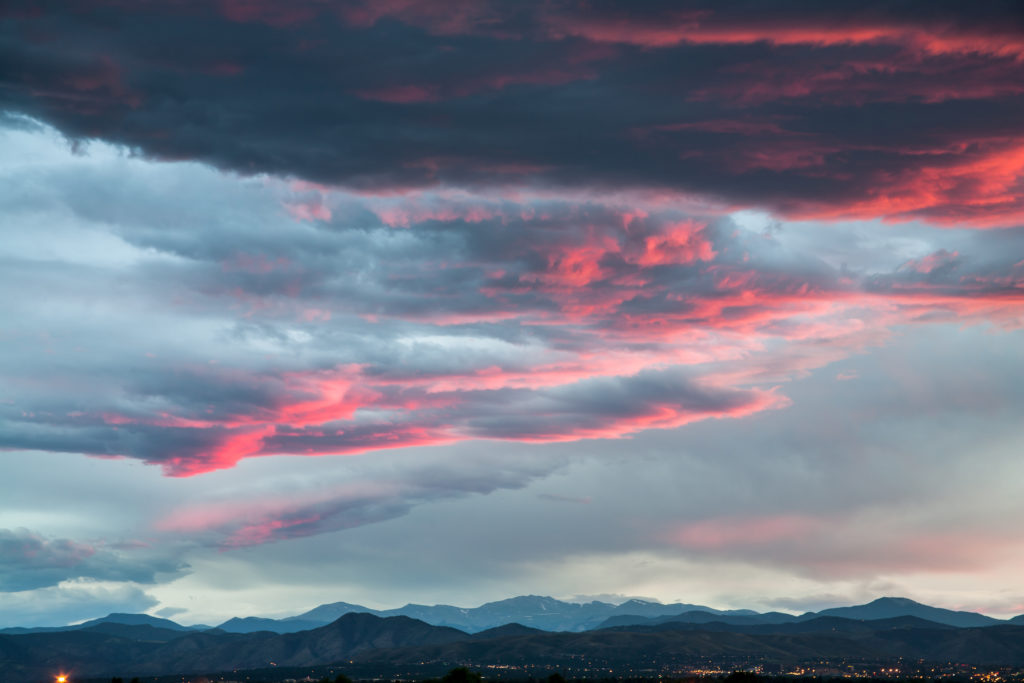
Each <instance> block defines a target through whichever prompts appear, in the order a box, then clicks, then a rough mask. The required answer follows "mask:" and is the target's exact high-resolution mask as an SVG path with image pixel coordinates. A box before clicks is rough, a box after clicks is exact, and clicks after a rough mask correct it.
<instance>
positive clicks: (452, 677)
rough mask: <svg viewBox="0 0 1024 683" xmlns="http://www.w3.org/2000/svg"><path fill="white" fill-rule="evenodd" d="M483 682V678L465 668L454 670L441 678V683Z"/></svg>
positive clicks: (460, 667)
mask: <svg viewBox="0 0 1024 683" xmlns="http://www.w3.org/2000/svg"><path fill="white" fill-rule="evenodd" d="M481 681H483V676H481V675H480V674H478V673H474V672H472V671H470V670H469V669H467V668H466V667H464V666H459V667H456V668H454V669H452V670H451V671H449V672H448V673H446V674H445V675H444V677H442V678H441V683H481Z"/></svg>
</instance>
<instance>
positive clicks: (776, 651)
mask: <svg viewBox="0 0 1024 683" xmlns="http://www.w3.org/2000/svg"><path fill="white" fill-rule="evenodd" d="M843 621H845V622H847V623H846V624H844V625H843V627H839V624H838V622H836V623H834V624H833V625H834V626H835V628H834V630H827V631H821V632H804V633H767V634H765V633H740V632H736V631H710V630H700V629H698V628H696V626H697V625H693V624H689V625H686V624H682V625H680V626H682V627H684V628H685V630H680V629H676V628H669V625H668V624H664V625H661V626H655V627H625V628H620V629H605V630H599V631H588V632H584V633H544V634H537V635H525V636H516V637H511V638H498V639H491V640H485V641H456V642H452V643H447V644H443V645H437V646H429V647H414V648H408V649H401V650H392V651H388V652H386V653H385V652H367V653H364V654H363V655H361V656H360V657H358V658H357V659H356V661H357V662H360V663H362V664H369V663H377V664H378V665H379V666H381V667H388V666H390V667H397V666H402V665H412V664H416V663H428V664H429V663H434V662H437V663H441V662H458V663H460V664H465V665H470V666H529V665H532V666H541V667H580V666H589V667H592V668H595V669H602V668H603V669H606V670H609V669H610V670H615V671H629V670H631V669H633V670H635V669H642V668H645V667H654V666H657V667H663V666H665V667H672V666H676V665H679V666H687V665H699V664H701V663H703V662H707V661H708V660H709V659H710V660H713V661H719V662H723V663H726V665H728V663H729V662H736V661H749V660H755V659H756V660H757V661H760V662H763V663H772V664H779V665H791V664H795V663H799V662H815V661H821V660H832V661H840V660H843V659H856V660H858V661H877V662H889V661H895V660H897V659H899V658H903V659H905V660H924V661H928V662H948V661H958V662H962V663H967V664H992V665H1007V666H1009V665H1014V666H1020V665H1024V627H1020V626H993V627H987V628H970V629H962V628H952V627H948V626H945V625H939V626H937V627H915V626H914V625H913V624H912V622H905V623H900V622H894V623H891V624H888V625H886V626H884V627H871V626H865V624H866V623H867V622H857V621H853V620H843ZM772 626H773V625H758V626H750V627H746V628H764V627H772ZM774 626H777V627H779V628H790V627H798V625H796V624H790V625H774ZM819 626H823V624H820V625H819ZM741 628H742V627H741ZM803 628H810V627H809V626H807V625H806V624H805V625H803ZM386 670H388V669H386V668H384V669H382V670H381V673H382V675H384V671H386Z"/></svg>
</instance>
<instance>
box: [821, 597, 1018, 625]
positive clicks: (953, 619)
mask: <svg viewBox="0 0 1024 683" xmlns="http://www.w3.org/2000/svg"><path fill="white" fill-rule="evenodd" d="M814 614H815V613H814V612H809V613H808V614H807V615H802V616H801V618H802V619H803V618H806V617H807V616H808V615H814ZM816 615H817V616H828V617H843V618H846V619H890V618H892V617H904V616H908V617H920V618H921V619H927V620H928V621H934V622H936V623H939V624H948V625H950V626H959V627H961V628H969V627H972V626H992V625H993V624H999V623H1004V622H1002V620H1000V619H993V618H992V617H987V616H985V615H984V614H978V613H977V612H956V611H953V610H948V609H942V608H941V607H931V606H929V605H922V604H921V603H919V602H914V601H913V600H909V599H907V598H878V599H877V600H873V601H872V602H869V603H868V604H866V605H855V606H853V607H833V608H831V609H823V610H821V611H820V612H817V613H816Z"/></svg>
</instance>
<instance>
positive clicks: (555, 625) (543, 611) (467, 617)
mask: <svg viewBox="0 0 1024 683" xmlns="http://www.w3.org/2000/svg"><path fill="white" fill-rule="evenodd" d="M692 611H702V612H706V613H710V614H715V615H723V614H724V615H730V616H750V617H756V616H757V612H755V611H753V610H716V609H714V608H712V607H706V606H704V605H692V604H686V603H673V604H668V605H665V604H662V603H660V602H652V601H648V600H636V599H633V600H627V601H626V602H624V603H622V604H620V605H615V604H613V603H609V602H599V601H593V602H588V603H576V602H565V601H562V600H557V599H555V598H552V597H549V596H542V595H521V596H517V597H514V598H508V599H505V600H498V601H495V602H488V603H485V604H483V605H480V606H479V607H468V608H467V607H455V606H452V605H417V604H412V603H410V604H408V605H405V606H404V607H399V608H396V609H387V610H375V609H371V608H368V607H364V606H363V605H356V604H353V603H349V602H334V603H329V604H325V605H320V606H319V607H315V608H313V609H311V610H309V611H308V612H303V613H302V614H298V615H296V616H293V617H288V618H285V619H262V618H259V617H244V618H238V617H235V618H233V619H229V620H228V621H225V622H224V623H223V624H220V625H219V626H218V628H220V629H222V630H225V631H228V632H230V633H252V632H255V631H273V632H275V633H294V632H296V631H299V630H305V629H308V628H315V627H316V626H322V625H324V624H327V623H330V622H331V621H334V620H335V619H337V618H339V617H341V616H342V615H345V614H351V613H366V614H373V615H374V616H378V617H395V616H405V617H411V618H413V619H420V620H422V621H425V622H427V623H428V624H433V625H434V626H450V627H452V628H457V629H460V630H463V631H466V632H467V633H477V632H480V631H486V630H488V629H493V628H496V627H498V626H504V625H505V624H513V623H515V624H521V625H523V626H527V627H529V628H535V629H540V630H543V631H586V630H589V629H593V628H597V627H599V626H600V625H601V624H602V623H603V622H604V621H605V620H607V619H608V618H610V617H614V616H617V615H631V616H633V617H638V618H640V619H646V618H656V617H669V616H674V615H678V614H680V613H684V612H692ZM794 618H795V617H794Z"/></svg>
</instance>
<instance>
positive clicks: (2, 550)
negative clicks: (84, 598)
mask: <svg viewBox="0 0 1024 683" xmlns="http://www.w3.org/2000/svg"><path fill="white" fill-rule="evenodd" d="M138 554H139V553H135V555H138ZM187 569H188V565H186V564H184V563H182V562H179V561H175V560H170V559H166V558H154V557H149V558H145V557H131V556H126V554H125V553H120V552H114V551H113V550H110V549H107V548H104V547H97V546H94V545H88V544H85V543H78V542H75V541H71V540H68V539H51V538H46V537H44V536H41V535H39V534H37V533H33V532H32V531H29V530H28V529H0V592H7V593H16V592H21V591H31V590H35V589H38V588H46V587H48V586H56V585H57V584H60V583H63V582H66V581H70V580H75V579H93V580H97V581H117V582H125V581H127V582H134V583H143V584H147V583H148V584H152V583H156V582H157V581H158V580H166V579H168V578H171V577H175V576H181V575H182V574H183V573H184V572H185V571H187Z"/></svg>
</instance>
